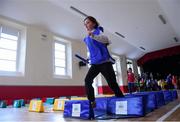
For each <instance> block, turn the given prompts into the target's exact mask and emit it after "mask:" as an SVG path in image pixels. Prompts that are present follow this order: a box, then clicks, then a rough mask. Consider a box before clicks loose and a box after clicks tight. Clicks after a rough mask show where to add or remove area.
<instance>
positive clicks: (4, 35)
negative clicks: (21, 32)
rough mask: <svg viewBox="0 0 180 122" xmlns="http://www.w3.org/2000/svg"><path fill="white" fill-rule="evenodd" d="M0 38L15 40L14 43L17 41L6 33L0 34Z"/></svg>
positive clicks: (15, 37)
mask: <svg viewBox="0 0 180 122" xmlns="http://www.w3.org/2000/svg"><path fill="white" fill-rule="evenodd" d="M1 37H3V38H6V39H12V40H16V41H17V40H18V37H17V36H13V35H9V34H6V33H1Z"/></svg>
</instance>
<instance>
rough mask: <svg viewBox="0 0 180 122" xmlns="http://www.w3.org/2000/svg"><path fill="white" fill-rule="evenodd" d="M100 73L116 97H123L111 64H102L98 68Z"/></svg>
mask: <svg viewBox="0 0 180 122" xmlns="http://www.w3.org/2000/svg"><path fill="white" fill-rule="evenodd" d="M100 71H101V73H102V75H103V76H104V77H105V79H106V81H107V83H108V85H109V87H110V88H111V89H112V91H113V92H114V94H115V95H116V97H123V96H124V95H123V93H122V92H121V90H120V88H119V86H118V84H117V81H116V75H115V72H114V69H113V67H112V64H111V63H110V62H108V63H104V64H102V65H101V67H100Z"/></svg>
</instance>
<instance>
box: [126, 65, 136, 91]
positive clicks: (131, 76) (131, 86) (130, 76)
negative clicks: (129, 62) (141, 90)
mask: <svg viewBox="0 0 180 122" xmlns="http://www.w3.org/2000/svg"><path fill="white" fill-rule="evenodd" d="M127 77H128V90H129V93H130V94H132V92H134V89H135V76H134V73H133V72H132V68H129V69H128V73H127Z"/></svg>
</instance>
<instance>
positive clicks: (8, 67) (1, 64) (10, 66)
mask: <svg viewBox="0 0 180 122" xmlns="http://www.w3.org/2000/svg"><path fill="white" fill-rule="evenodd" d="M0 70H1V71H16V62H15V61H6V60H0Z"/></svg>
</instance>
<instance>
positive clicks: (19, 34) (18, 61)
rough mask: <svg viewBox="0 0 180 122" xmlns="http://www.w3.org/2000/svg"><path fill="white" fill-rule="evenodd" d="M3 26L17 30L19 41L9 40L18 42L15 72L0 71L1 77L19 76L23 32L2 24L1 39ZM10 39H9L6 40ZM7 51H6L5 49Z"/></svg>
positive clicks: (0, 25)
mask: <svg viewBox="0 0 180 122" xmlns="http://www.w3.org/2000/svg"><path fill="white" fill-rule="evenodd" d="M3 26H5V27H8V28H12V29H16V30H17V31H18V36H17V37H18V39H17V40H13V39H9V40H11V41H16V42H17V48H16V51H15V52H16V60H15V65H16V67H15V71H4V70H0V76H4V75H5V76H6V75H7V76H14V75H17V74H20V71H19V67H20V50H21V49H20V48H21V30H20V29H19V28H16V27H13V26H9V25H5V24H0V38H1V33H2V28H3ZM2 38H4V37H2ZM5 39H8V38H5ZM5 50H6V49H5ZM7 50H8V49H7Z"/></svg>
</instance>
